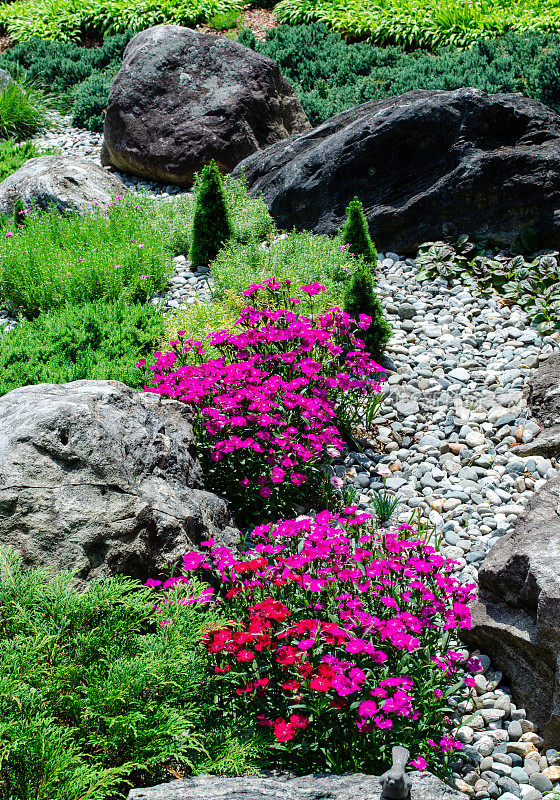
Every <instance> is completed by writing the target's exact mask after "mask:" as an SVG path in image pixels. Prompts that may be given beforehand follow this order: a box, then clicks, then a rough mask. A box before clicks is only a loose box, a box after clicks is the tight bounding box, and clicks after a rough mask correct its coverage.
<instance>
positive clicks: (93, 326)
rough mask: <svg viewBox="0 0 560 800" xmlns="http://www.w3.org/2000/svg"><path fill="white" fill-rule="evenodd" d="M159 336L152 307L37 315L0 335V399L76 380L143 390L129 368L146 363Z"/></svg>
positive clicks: (88, 306) (121, 305) (101, 306)
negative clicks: (117, 383)
mask: <svg viewBox="0 0 560 800" xmlns="http://www.w3.org/2000/svg"><path fill="white" fill-rule="evenodd" d="M163 331H164V319H163V316H162V315H161V313H160V312H159V310H158V309H157V308H155V307H154V306H152V305H145V306H139V305H130V304H128V303H125V302H123V301H118V302H115V303H106V302H97V303H85V304H84V305H79V306H67V307H65V308H62V309H59V310H56V311H51V312H48V313H44V314H40V315H39V316H38V317H37V318H36V319H34V320H32V321H23V322H21V323H20V324H19V325H18V326H17V327H16V328H14V330H12V331H5V332H4V333H2V334H0V395H3V394H6V392H10V391H11V390H12V389H17V388H18V387H19V386H28V385H30V384H35V383H67V382H69V381H78V380H86V379H87V380H115V381H122V382H123V383H126V384H127V385H128V386H132V387H133V388H135V389H139V388H141V386H142V384H143V380H142V374H141V372H140V370H139V369H137V368H136V367H135V366H134V365H135V364H136V362H137V361H138V359H140V358H149V357H150V356H151V355H152V353H153V352H154V350H155V349H156V343H157V341H158V340H159V339H160V338H161V337H162V335H163Z"/></svg>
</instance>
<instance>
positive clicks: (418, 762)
mask: <svg viewBox="0 0 560 800" xmlns="http://www.w3.org/2000/svg"><path fill="white" fill-rule="evenodd" d="M410 766H411V767H414V769H418V770H420V771H422V770H425V769H426V767H427V766H428V762H427V761H426V759H425V758H422V756H416V758H414V759H413V760H412V761H411V762H410Z"/></svg>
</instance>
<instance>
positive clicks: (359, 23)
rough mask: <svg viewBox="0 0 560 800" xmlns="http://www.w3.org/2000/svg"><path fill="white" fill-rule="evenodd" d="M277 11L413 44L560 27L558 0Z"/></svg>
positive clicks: (288, 4) (399, 0)
mask: <svg viewBox="0 0 560 800" xmlns="http://www.w3.org/2000/svg"><path fill="white" fill-rule="evenodd" d="M274 13H275V14H276V15H277V16H278V17H279V19H280V21H281V22H286V23H289V24H290V25H295V24H300V23H309V22H314V21H315V22H324V23H325V24H326V25H328V26H329V27H331V28H332V29H333V30H336V31H337V32H338V33H340V34H342V35H343V36H346V37H348V38H353V39H369V40H371V41H372V42H373V43H375V44H380V45H385V44H397V45H400V46H402V47H406V48H409V49H411V48H416V47H423V48H428V49H431V50H434V49H436V48H437V47H441V46H442V45H453V46H456V47H468V46H470V45H472V44H473V43H474V42H476V41H477V39H482V38H485V37H488V36H496V35H501V34H505V33H509V32H512V31H513V32H515V33H520V32H522V31H533V30H542V31H560V8H559V7H558V4H557V3H556V2H555V0H500V1H499V2H497V3H496V2H491V0H466V2H464V3H453V2H451V0H444V2H440V0H384V2H383V3H378V4H374V3H370V2H368V0H352V2H349V3H348V2H346V3H341V2H340V0H281V1H280V2H279V3H278V4H277V5H276V6H275V9H274Z"/></svg>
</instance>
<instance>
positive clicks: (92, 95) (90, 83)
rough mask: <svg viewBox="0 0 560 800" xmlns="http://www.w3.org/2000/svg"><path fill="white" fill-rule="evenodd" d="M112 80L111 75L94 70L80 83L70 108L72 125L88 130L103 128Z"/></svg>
mask: <svg viewBox="0 0 560 800" xmlns="http://www.w3.org/2000/svg"><path fill="white" fill-rule="evenodd" d="M112 82H113V79H112V77H109V76H108V75H107V74H105V73H103V72H94V73H92V74H91V75H90V77H89V78H88V79H87V80H85V81H84V82H83V83H81V84H80V86H79V88H78V90H77V92H76V95H75V97H76V99H75V101H74V106H73V108H72V125H75V126H76V127H78V128H86V129H87V130H88V131H99V132H101V131H102V130H103V123H104V122H105V113H104V112H105V109H106V108H107V101H108V99H109V92H110V90H111V83H112Z"/></svg>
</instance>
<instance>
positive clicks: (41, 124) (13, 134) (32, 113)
mask: <svg viewBox="0 0 560 800" xmlns="http://www.w3.org/2000/svg"><path fill="white" fill-rule="evenodd" d="M46 126H47V108H46V105H45V98H44V95H43V93H42V92H41V91H40V90H39V89H38V88H37V87H36V86H34V85H33V84H32V83H31V82H30V81H29V80H28V79H27V78H26V77H23V76H19V77H17V78H12V79H11V80H9V81H7V82H6V83H5V84H4V85H3V86H0V139H15V140H17V141H18V142H19V141H21V140H22V139H28V138H29V137H31V136H34V135H35V134H36V133H38V132H39V131H41V130H43V129H44V128H45V127H46Z"/></svg>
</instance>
